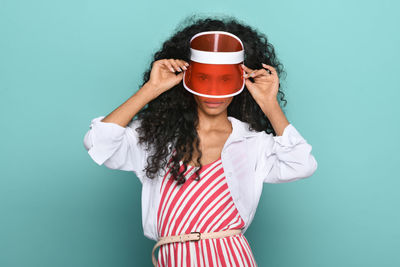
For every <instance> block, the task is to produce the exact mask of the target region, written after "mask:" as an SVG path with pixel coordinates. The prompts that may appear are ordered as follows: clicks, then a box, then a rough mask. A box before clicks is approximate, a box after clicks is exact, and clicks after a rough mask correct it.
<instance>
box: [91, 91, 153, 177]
mask: <svg viewBox="0 0 400 267" xmlns="http://www.w3.org/2000/svg"><path fill="white" fill-rule="evenodd" d="M152 89H153V88H152V86H151V85H148V84H145V85H144V86H143V87H142V88H141V89H140V90H139V91H137V92H136V93H135V94H134V95H133V96H131V97H130V98H129V99H128V100H127V101H125V102H124V103H123V104H122V105H120V106H119V107H118V108H117V109H115V110H114V111H113V112H111V113H110V114H109V115H108V116H107V117H104V116H99V117H96V118H94V119H93V120H92V121H91V124H90V129H89V131H88V132H87V133H86V134H85V137H84V140H83V144H84V147H85V148H86V150H87V151H88V154H89V155H90V156H91V158H92V159H93V160H94V161H95V162H96V163H97V164H98V165H102V164H104V166H106V167H107V168H109V169H116V170H123V171H133V172H135V174H136V176H137V177H138V178H139V179H140V181H141V182H142V181H143V178H144V172H143V169H144V165H145V160H146V158H147V152H146V151H145V150H144V148H143V147H142V146H140V145H139V141H138V140H139V136H138V133H137V132H136V128H137V127H139V126H140V122H139V121H138V120H132V118H133V117H134V116H135V115H136V114H137V113H138V112H139V111H140V110H141V109H142V108H143V107H144V106H145V105H146V104H147V103H148V102H149V101H151V100H152V99H153V98H154V94H153V93H152Z"/></svg>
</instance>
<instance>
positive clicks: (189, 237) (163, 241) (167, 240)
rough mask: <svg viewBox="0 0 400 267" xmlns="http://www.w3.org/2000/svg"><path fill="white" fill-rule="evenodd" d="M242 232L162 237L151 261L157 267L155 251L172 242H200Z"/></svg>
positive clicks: (198, 233) (233, 230) (155, 246)
mask: <svg viewBox="0 0 400 267" xmlns="http://www.w3.org/2000/svg"><path fill="white" fill-rule="evenodd" d="M241 232H242V230H241V229H229V230H225V231H219V232H210V233H200V232H191V233H190V234H182V235H172V236H162V237H160V238H159V240H158V242H157V243H156V244H155V245H154V247H153V251H152V252H151V259H152V261H153V265H154V266H155V267H157V259H156V257H154V251H155V250H156V248H157V247H159V246H161V245H164V244H167V243H172V242H185V241H199V240H201V239H207V238H219V237H225V236H231V235H237V234H240V233H241Z"/></svg>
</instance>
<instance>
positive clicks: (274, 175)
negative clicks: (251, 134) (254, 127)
mask: <svg viewBox="0 0 400 267" xmlns="http://www.w3.org/2000/svg"><path fill="white" fill-rule="evenodd" d="M260 140H261V141H260V142H261V143H259V148H260V149H259V151H260V152H259V153H260V154H259V156H258V162H257V165H256V173H258V174H259V175H260V177H261V179H262V180H263V182H264V183H286V182H291V181H295V180H299V179H302V178H307V177H310V176H311V175H312V174H313V173H314V172H315V170H316V169H317V161H316V160H315V158H314V156H313V155H312V154H311V150H312V146H311V145H310V144H308V143H307V141H306V140H305V139H304V138H303V137H302V136H301V135H300V133H299V132H298V131H297V130H296V128H295V127H294V126H293V125H292V124H289V125H288V126H286V128H285V129H284V132H283V134H282V135H281V136H273V134H272V133H270V134H267V133H265V132H262V134H261V137H260Z"/></svg>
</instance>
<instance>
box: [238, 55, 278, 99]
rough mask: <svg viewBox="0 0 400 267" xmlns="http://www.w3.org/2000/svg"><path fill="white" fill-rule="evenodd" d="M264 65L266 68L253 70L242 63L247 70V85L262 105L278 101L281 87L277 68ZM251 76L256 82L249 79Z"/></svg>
mask: <svg viewBox="0 0 400 267" xmlns="http://www.w3.org/2000/svg"><path fill="white" fill-rule="evenodd" d="M262 65H263V67H264V68H265V69H260V70H253V69H250V68H248V67H246V66H245V65H244V64H241V66H242V69H243V70H244V71H245V72H246V74H245V75H244V77H245V78H246V80H245V84H246V87H247V89H248V90H249V91H250V93H251V95H252V96H253V98H254V100H255V101H256V102H257V103H258V105H260V106H263V105H264V104H265V103H268V102H271V101H277V98H276V96H277V94H278V89H279V77H278V74H277V72H276V70H275V68H274V67H272V66H270V65H266V64H264V63H262ZM268 70H269V71H270V72H271V73H269V71H268ZM250 77H252V78H253V79H254V82H251V81H250V80H249V79H248V78H250Z"/></svg>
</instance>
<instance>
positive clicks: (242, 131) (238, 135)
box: [228, 116, 259, 140]
mask: <svg viewBox="0 0 400 267" xmlns="http://www.w3.org/2000/svg"><path fill="white" fill-rule="evenodd" d="M228 120H229V121H230V122H231V123H232V128H233V130H232V140H237V139H244V138H246V137H251V136H256V135H258V134H259V133H258V132H257V131H255V130H250V129H249V124H248V123H247V122H243V121H241V120H239V119H236V118H235V117H232V116H228Z"/></svg>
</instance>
